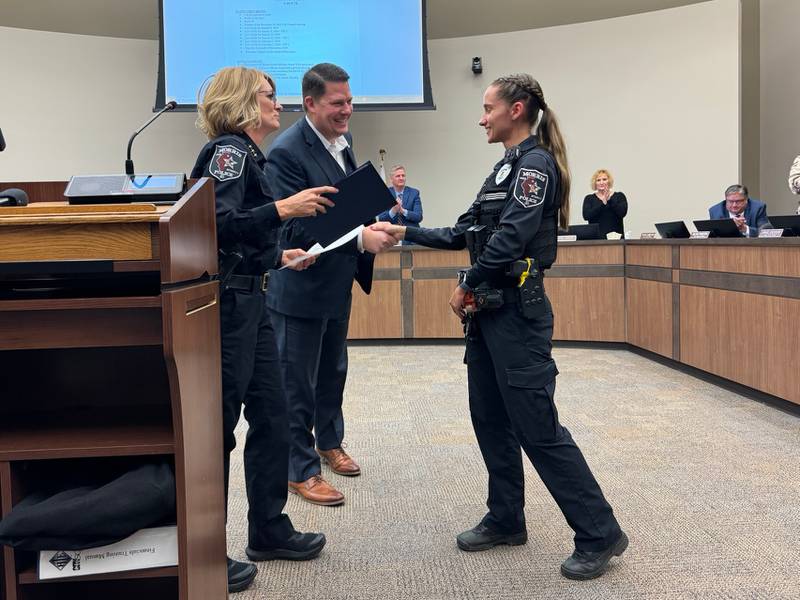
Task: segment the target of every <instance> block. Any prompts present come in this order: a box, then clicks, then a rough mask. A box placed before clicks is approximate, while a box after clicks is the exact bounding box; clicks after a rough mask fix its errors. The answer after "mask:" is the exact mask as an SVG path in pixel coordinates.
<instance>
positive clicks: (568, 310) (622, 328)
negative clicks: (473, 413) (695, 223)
mask: <svg viewBox="0 0 800 600" xmlns="http://www.w3.org/2000/svg"><path fill="white" fill-rule="evenodd" d="M468 264H469V259H468V255H467V253H466V251H445V250H431V249H428V248H422V247H420V246H403V247H402V248H401V247H398V248H396V249H393V250H391V251H389V252H387V253H385V254H382V255H379V256H377V257H376V259H375V281H374V283H373V291H372V294H371V295H370V296H366V295H365V294H364V293H363V292H361V290H360V288H358V286H354V290H355V291H354V293H353V311H352V316H351V319H350V335H349V337H350V339H440V338H460V337H462V331H461V324H460V323H459V322H458V319H457V318H456V317H455V315H453V313H452V311H451V310H450V307H449V306H448V304H447V301H448V299H449V298H450V294H451V293H452V291H453V288H454V287H455V285H456V271H457V270H458V269H461V268H465V267H467V266H468ZM545 289H546V290H547V294H548V296H549V297H550V300H551V301H552V303H553V310H554V313H555V331H554V335H553V338H554V339H555V340H564V341H585V342H622V343H627V344H630V345H631V346H635V347H637V348H642V349H645V350H648V351H650V352H654V353H656V354H659V355H661V356H664V357H666V358H669V359H672V360H675V361H677V362H680V363H683V364H686V365H689V366H692V367H696V368H698V369H701V370H703V371H706V372H708V373H711V374H713V375H717V376H719V377H723V378H725V379H729V380H731V381H734V382H736V383H740V384H742V385H746V386H748V387H751V388H753V389H755V390H758V391H761V392H764V393H767V394H770V395H773V396H776V397H778V398H782V399H784V400H789V401H791V402H794V403H795V404H800V377H798V368H797V364H798V361H799V360H800V337H799V336H798V334H799V333H800V239H797V238H778V239H747V240H745V239H709V240H631V241H624V242H623V241H587V242H566V243H561V244H559V248H558V260H557V262H556V263H555V264H554V265H553V267H552V268H551V269H550V270H549V271H547V273H546V276H545Z"/></svg>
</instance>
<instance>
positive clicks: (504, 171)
mask: <svg viewBox="0 0 800 600" xmlns="http://www.w3.org/2000/svg"><path fill="white" fill-rule="evenodd" d="M509 173H511V163H506V164H504V165H503V166H502V167H500V170H499V171H498V172H497V175H495V176H494V183H495V185H500V184H501V183H503V182H504V181H505V180H506V177H508V174H509Z"/></svg>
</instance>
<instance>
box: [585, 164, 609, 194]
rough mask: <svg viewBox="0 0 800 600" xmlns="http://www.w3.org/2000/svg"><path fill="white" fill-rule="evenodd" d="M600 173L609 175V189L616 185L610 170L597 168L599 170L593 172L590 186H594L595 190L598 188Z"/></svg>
mask: <svg viewBox="0 0 800 600" xmlns="http://www.w3.org/2000/svg"><path fill="white" fill-rule="evenodd" d="M600 175H605V176H606V177H608V187H609V189H611V188H613V187H614V176H613V175H612V174H611V173H609V172H608V170H606V169H597V171H595V172H594V173H592V180H591V182H590V183H589V187H590V188H592V189H593V190H596V189H597V178H598V177H600Z"/></svg>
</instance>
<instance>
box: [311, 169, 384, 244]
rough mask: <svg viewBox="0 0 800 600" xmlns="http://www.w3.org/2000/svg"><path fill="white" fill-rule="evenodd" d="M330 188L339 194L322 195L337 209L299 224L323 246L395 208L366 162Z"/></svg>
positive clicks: (381, 182)
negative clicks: (336, 190)
mask: <svg viewBox="0 0 800 600" xmlns="http://www.w3.org/2000/svg"><path fill="white" fill-rule="evenodd" d="M333 186H334V187H335V188H337V189H338V190H339V192H338V193H336V194H323V195H324V196H326V197H327V198H330V199H331V200H332V201H333V202H334V204H336V206H333V207H329V208H328V210H327V212H325V213H321V214H318V215H317V216H316V217H313V218H310V219H303V221H302V224H303V229H305V230H306V231H307V232H308V234H309V235H310V236H311V237H313V238H314V239H315V240H317V242H319V243H320V244H321V245H322V246H327V245H328V244H330V243H331V242H333V241H336V240H338V239H339V238H340V237H342V236H343V235H344V234H345V233H347V232H348V231H351V230H352V229H353V228H355V227H358V226H359V225H361V224H362V223H366V222H367V221H370V220H372V219H374V218H375V215H378V214H380V213H382V212H383V211H385V210H387V209H389V208H391V207H392V206H394V205H395V200H394V197H392V194H391V193H390V192H389V188H388V187H386V184H385V183H384V182H383V179H381V176H380V175H379V174H378V172H377V171H376V170H375V167H373V166H372V163H371V162H369V161H367V162H365V163H364V164H363V165H361V166H360V167H358V168H357V169H356V170H355V171H353V172H352V173H350V174H349V175H347V176H346V177H344V178H342V179H340V180H339V181H337V182H336V183H334V184H333Z"/></svg>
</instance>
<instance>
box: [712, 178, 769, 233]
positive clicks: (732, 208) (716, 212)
mask: <svg viewBox="0 0 800 600" xmlns="http://www.w3.org/2000/svg"><path fill="white" fill-rule="evenodd" d="M708 218H709V219H733V222H734V223H736V226H737V227H738V228H739V231H740V232H741V234H742V235H743V236H744V237H758V230H759V228H760V227H763V226H764V225H768V224H769V219H768V218H767V205H766V204H764V203H763V202H759V201H758V200H755V199H753V198H748V193H747V187H745V186H743V185H739V184H735V185H732V186H730V187H729V188H728V189H727V190H725V200H723V201H722V202H719V203H717V204H714V205H713V206H711V207H709V209H708Z"/></svg>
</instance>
